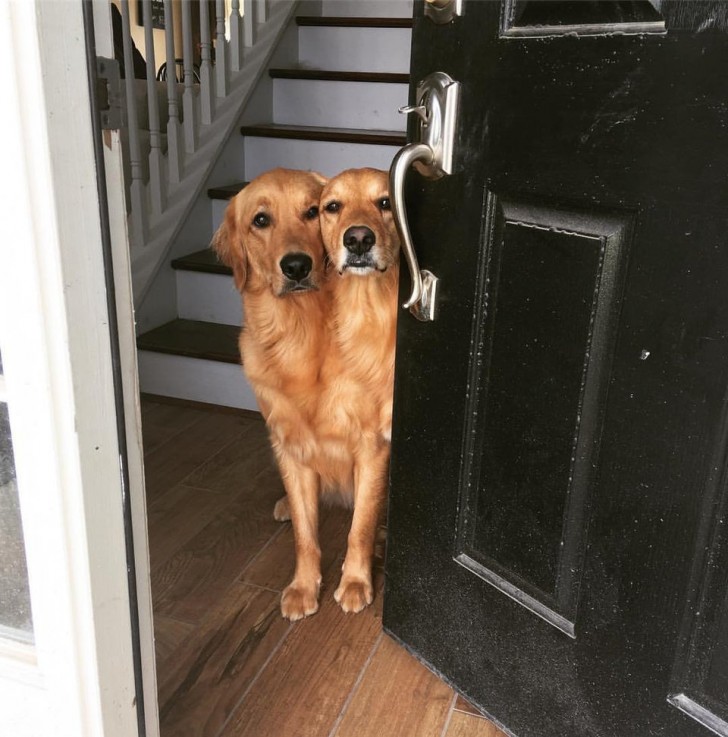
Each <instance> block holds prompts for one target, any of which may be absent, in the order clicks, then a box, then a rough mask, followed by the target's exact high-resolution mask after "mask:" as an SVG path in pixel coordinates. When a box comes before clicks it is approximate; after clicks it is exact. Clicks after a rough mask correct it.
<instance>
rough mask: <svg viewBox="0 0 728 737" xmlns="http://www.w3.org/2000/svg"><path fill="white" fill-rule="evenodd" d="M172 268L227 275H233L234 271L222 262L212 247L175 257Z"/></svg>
mask: <svg viewBox="0 0 728 737" xmlns="http://www.w3.org/2000/svg"><path fill="white" fill-rule="evenodd" d="M172 268H173V269H177V270H179V271H199V272H202V273H203V274H223V275H225V276H232V273H233V270H232V269H231V268H230V267H229V266H225V264H223V263H220V261H219V260H218V258H217V256H216V255H215V252H214V251H213V250H212V249H211V248H204V249H202V250H201V251H195V252H194V253H188V254H187V255H186V256H180V257H179V258H176V259H174V260H173V261H172Z"/></svg>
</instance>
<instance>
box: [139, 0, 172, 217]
mask: <svg viewBox="0 0 728 737" xmlns="http://www.w3.org/2000/svg"><path fill="white" fill-rule="evenodd" d="M142 15H143V18H144V46H145V49H144V50H145V52H146V53H145V56H146V59H147V110H148V111H149V146H150V148H149V193H150V195H151V199H152V212H154V213H156V214H158V215H161V214H162V211H163V210H164V206H165V200H166V197H165V195H166V192H165V187H164V179H163V178H162V169H163V166H164V156H163V154H162V132H161V129H160V125H159V98H158V97H157V68H156V62H155V59H154V34H153V28H152V2H151V0H142Z"/></svg>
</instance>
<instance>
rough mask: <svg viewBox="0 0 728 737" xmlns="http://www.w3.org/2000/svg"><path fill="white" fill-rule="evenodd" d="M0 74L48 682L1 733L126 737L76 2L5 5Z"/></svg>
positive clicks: (105, 385) (16, 404)
mask: <svg viewBox="0 0 728 737" xmlns="http://www.w3.org/2000/svg"><path fill="white" fill-rule="evenodd" d="M0 68H2V69H3V71H4V73H5V74H4V81H5V89H4V94H5V95H6V100H7V102H6V105H5V107H4V113H3V118H4V120H3V123H4V125H5V126H6V128H7V130H6V131H4V132H5V133H6V135H4V136H3V145H4V156H6V157H7V158H5V159H4V164H5V170H6V172H12V176H5V177H2V178H1V179H2V182H1V183H0V208H2V213H0V229H2V233H1V234H0V238H1V241H0V242H2V243H3V247H2V248H1V249H0V344H1V345H2V350H3V366H4V372H5V379H6V386H7V393H8V398H9V409H10V422H11V428H12V433H13V445H14V452H15V461H16V469H17V476H18V489H19V495H20V506H21V514H22V517H23V527H24V533H25V543H26V552H27V561H28V571H29V582H30V593H31V604H32V610H33V625H34V636H35V644H36V652H37V658H38V670H39V674H40V677H41V678H42V681H43V683H44V684H45V690H43V689H40V688H36V689H32V688H31V687H30V686H28V685H27V684H22V683H19V682H18V681H12V680H6V681H4V682H3V683H0V694H1V695H0V701H2V702H3V703H2V704H1V705H0V733H3V734H13V735H15V734H29V735H30V734H38V735H40V734H53V735H54V737H56V736H57V737H131V736H132V735H135V734H136V733H137V727H136V709H135V703H134V702H135V698H134V696H135V694H134V673H133V649H132V640H131V626H130V613H129V593H128V586H127V581H126V560H125V545H124V529H123V518H122V506H121V502H122V490H121V485H120V474H119V458H118V452H119V451H118V447H119V446H118V438H117V435H116V417H115V407H114V394H113V380H112V379H113V375H112V367H111V359H110V349H109V345H110V344H109V331H108V313H107V306H106V294H105V290H104V281H103V261H102V254H101V249H100V243H101V238H100V224H99V215H98V213H99V203H98V197H97V190H96V183H95V160H94V151H93V146H92V135H91V125H90V105H89V99H88V91H87V88H86V60H85V49H84V28H83V19H82V12H81V3H80V2H78V1H76V2H42V1H38V2H19V3H16V2H12V1H11V0H0ZM5 662H6V664H7V659H6V661H5ZM11 700H12V701H11ZM21 706H22V709H21ZM6 709H9V711H6ZM29 709H32V713H31V711H29ZM8 720H9V723H8ZM43 724H44V729H42V731H41V726H42V725H43ZM8 729H9V730H10V731H7V730H8Z"/></svg>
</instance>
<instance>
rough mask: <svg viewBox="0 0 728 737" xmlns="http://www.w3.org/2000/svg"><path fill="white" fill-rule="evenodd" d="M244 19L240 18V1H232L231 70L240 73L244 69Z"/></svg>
mask: <svg viewBox="0 0 728 737" xmlns="http://www.w3.org/2000/svg"><path fill="white" fill-rule="evenodd" d="M242 21H243V19H242V18H241V17H240V0H232V9H231V11H230V69H231V71H233V72H239V71H240V70H241V69H242V68H243V22H242Z"/></svg>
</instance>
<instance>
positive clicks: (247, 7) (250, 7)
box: [243, 0, 258, 48]
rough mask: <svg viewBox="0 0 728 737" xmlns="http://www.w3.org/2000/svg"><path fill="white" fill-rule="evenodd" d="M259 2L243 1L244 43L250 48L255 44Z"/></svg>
mask: <svg viewBox="0 0 728 737" xmlns="http://www.w3.org/2000/svg"><path fill="white" fill-rule="evenodd" d="M257 6H258V0H243V41H244V43H245V45H246V46H247V47H248V48H250V47H251V46H253V44H255V30H256V28H255V27H256V25H257V15H258V7H257Z"/></svg>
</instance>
